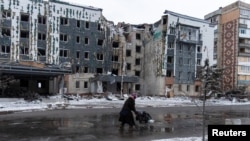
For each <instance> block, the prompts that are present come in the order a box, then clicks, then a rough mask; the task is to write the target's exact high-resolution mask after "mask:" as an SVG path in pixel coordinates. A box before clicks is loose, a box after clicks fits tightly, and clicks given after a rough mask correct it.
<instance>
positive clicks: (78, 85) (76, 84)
mask: <svg viewBox="0 0 250 141" xmlns="http://www.w3.org/2000/svg"><path fill="white" fill-rule="evenodd" d="M80 83H81V82H80V81H79V80H76V82H75V88H76V89H79V88H80Z"/></svg>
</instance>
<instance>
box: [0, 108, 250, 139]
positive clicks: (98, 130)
mask: <svg viewBox="0 0 250 141" xmlns="http://www.w3.org/2000/svg"><path fill="white" fill-rule="evenodd" d="M249 107H250V106H249V105H246V106H217V107H207V108H206V118H205V119H206V124H249V123H250V120H249V119H250V112H249ZM119 110H120V109H118V108H108V109H105V108H104V109H75V110H73V109H71V110H67V109H65V110H53V111H43V112H20V113H12V114H2V115H0V138H1V141H112V140H113V141H123V140H124V141H125V140H130V141H133V140H134V141H150V140H156V139H166V138H173V137H192V136H202V129H203V128H202V123H203V122H202V121H203V116H202V111H201V110H200V109H199V108H197V107H171V108H169V107H167V108H150V107H148V108H140V109H137V110H140V111H147V112H148V113H150V114H151V116H152V117H153V119H154V120H155V122H154V123H148V124H139V122H138V121H137V124H138V126H139V128H138V129H135V130H133V131H130V130H128V127H127V126H126V127H125V128H124V130H120V129H119V124H120V123H119V121H118V116H119V115H118V113H119ZM239 122H240V123H239Z"/></svg>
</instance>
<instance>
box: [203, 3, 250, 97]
mask: <svg viewBox="0 0 250 141" xmlns="http://www.w3.org/2000/svg"><path fill="white" fill-rule="evenodd" d="M205 20H207V21H208V22H210V23H211V24H213V25H215V27H216V30H215V32H214V34H215V40H214V47H215V51H216V53H215V56H214V58H216V59H217V63H218V68H224V69H225V71H224V73H223V80H222V90H223V91H225V92H226V91H229V90H232V89H238V88H240V87H242V86H243V87H247V90H248V91H249V90H250V4H248V3H245V2H242V1H237V2H234V3H232V4H229V5H228V6H225V7H220V8H219V9H218V10H215V11H213V12H211V13H209V14H207V15H205Z"/></svg>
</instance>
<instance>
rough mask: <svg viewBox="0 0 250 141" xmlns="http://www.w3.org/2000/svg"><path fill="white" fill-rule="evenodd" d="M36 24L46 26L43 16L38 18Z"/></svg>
mask: <svg viewBox="0 0 250 141" xmlns="http://www.w3.org/2000/svg"><path fill="white" fill-rule="evenodd" d="M38 23H39V24H46V17H45V16H38Z"/></svg>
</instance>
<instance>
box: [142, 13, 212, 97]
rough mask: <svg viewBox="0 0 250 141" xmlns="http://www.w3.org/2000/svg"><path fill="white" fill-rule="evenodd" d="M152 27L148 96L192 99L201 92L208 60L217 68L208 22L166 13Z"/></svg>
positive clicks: (147, 54) (147, 50) (148, 46)
mask: <svg viewBox="0 0 250 141" xmlns="http://www.w3.org/2000/svg"><path fill="white" fill-rule="evenodd" d="M164 14H165V15H163V16H162V18H161V20H159V21H158V22H156V23H155V24H154V25H153V29H152V30H153V32H152V33H153V36H152V38H151V39H148V41H147V44H146V46H145V56H144V58H145V61H144V62H145V68H146V69H145V87H144V89H145V93H147V94H149V95H158V94H160V95H168V96H171V95H182V94H185V95H189V96H197V95H198V94H200V92H201V83H200V81H196V73H197V70H198V69H199V67H201V66H204V62H205V59H209V62H210V63H211V64H214V63H215V62H214V59H213V36H214V34H213V30H214V27H212V26H210V24H209V22H207V21H205V20H202V19H197V18H194V17H190V16H186V15H182V14H178V13H175V12H172V11H167V10H166V11H165V13H164Z"/></svg>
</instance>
